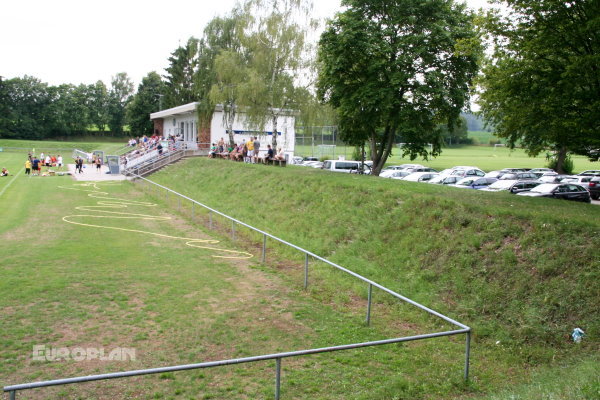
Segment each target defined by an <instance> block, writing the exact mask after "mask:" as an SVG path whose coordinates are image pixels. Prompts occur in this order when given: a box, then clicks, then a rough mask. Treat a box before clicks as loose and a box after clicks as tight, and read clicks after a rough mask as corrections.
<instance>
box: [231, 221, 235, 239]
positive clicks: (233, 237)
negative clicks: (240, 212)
mask: <svg viewBox="0 0 600 400" xmlns="http://www.w3.org/2000/svg"><path fill="white" fill-rule="evenodd" d="M231 240H235V221H234V220H231Z"/></svg>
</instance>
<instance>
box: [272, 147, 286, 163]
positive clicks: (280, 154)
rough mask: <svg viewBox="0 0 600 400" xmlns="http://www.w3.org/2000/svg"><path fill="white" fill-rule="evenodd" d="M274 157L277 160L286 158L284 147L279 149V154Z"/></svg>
mask: <svg viewBox="0 0 600 400" xmlns="http://www.w3.org/2000/svg"><path fill="white" fill-rule="evenodd" d="M273 159H274V160H277V161H283V160H285V156H284V154H283V149H282V148H281V147H280V148H279V149H277V155H276V156H275V157H273Z"/></svg>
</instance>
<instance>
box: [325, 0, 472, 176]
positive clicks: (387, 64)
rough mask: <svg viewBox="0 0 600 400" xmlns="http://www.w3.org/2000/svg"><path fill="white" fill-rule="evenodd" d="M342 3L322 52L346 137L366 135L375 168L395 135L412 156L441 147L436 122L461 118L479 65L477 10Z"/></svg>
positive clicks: (358, 0) (420, 1)
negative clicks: (474, 21) (476, 25)
mask: <svg viewBox="0 0 600 400" xmlns="http://www.w3.org/2000/svg"><path fill="white" fill-rule="evenodd" d="M342 4H343V5H344V6H345V7H346V10H345V11H343V12H341V13H339V14H337V16H336V17H335V18H334V20H333V21H331V22H330V23H329V26H328V28H327V29H326V30H325V32H323V34H322V35H321V39H320V42H319V54H318V60H319V67H320V72H319V81H318V87H319V95H320V97H321V99H322V100H323V101H325V102H327V103H329V104H331V105H332V106H333V107H334V108H335V109H336V111H337V113H338V118H339V128H340V135H341V137H342V139H344V140H345V141H347V142H348V143H349V144H351V145H355V146H361V145H362V144H364V143H365V142H366V141H368V143H369V147H370V152H371V159H372V160H373V172H372V173H374V174H376V175H378V174H379V172H380V171H381V168H382V167H383V165H384V164H385V162H386V160H387V158H388V156H389V155H390V153H391V150H392V146H393V144H394V139H395V138H396V136H398V137H399V138H400V140H401V141H402V142H404V143H406V145H405V146H403V151H404V154H403V155H409V156H410V158H411V159H414V158H416V157H417V156H419V155H420V156H422V157H424V158H427V157H428V156H436V155H438V154H439V153H440V151H441V144H442V136H441V132H440V130H439V129H437V125H438V124H440V123H445V124H447V125H449V126H450V127H452V126H454V124H455V123H456V122H457V120H458V116H459V114H460V111H461V110H462V109H463V108H464V107H465V105H466V104H468V99H469V85H470V84H471V81H472V79H473V78H474V76H475V74H476V72H477V69H478V67H477V63H478V59H479V56H480V54H481V46H480V41H479V38H478V36H477V34H476V32H475V30H474V28H473V24H472V21H473V16H472V15H471V14H470V13H469V12H468V11H467V10H466V7H465V5H464V4H454V2H453V1H452V0H378V1H372V0H345V1H343V2H342ZM430 143H431V144H432V145H433V146H432V151H431V152H430V153H429V152H428V151H427V147H428V145H429V144H430Z"/></svg>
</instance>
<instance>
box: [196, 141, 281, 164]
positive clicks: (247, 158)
mask: <svg viewBox="0 0 600 400" xmlns="http://www.w3.org/2000/svg"><path fill="white" fill-rule="evenodd" d="M259 154H260V142H259V141H258V137H251V138H250V140H248V141H247V142H246V140H245V139H244V140H243V141H242V143H239V144H237V145H236V144H235V143H234V144H233V145H231V144H230V145H229V146H228V147H227V148H226V147H225V140H224V139H223V138H221V139H219V141H218V142H217V143H216V144H215V143H213V144H212V146H211V148H210V151H209V153H208V157H209V158H217V157H220V158H226V159H227V158H228V159H230V160H232V161H244V162H246V163H251V164H257V163H266V162H267V161H269V160H275V161H283V160H285V156H284V152H283V149H282V148H281V147H279V148H278V149H277V153H275V151H274V150H273V148H272V147H271V145H270V144H269V145H267V151H266V152H265V153H264V155H263V156H262V157H261V156H260V155H259Z"/></svg>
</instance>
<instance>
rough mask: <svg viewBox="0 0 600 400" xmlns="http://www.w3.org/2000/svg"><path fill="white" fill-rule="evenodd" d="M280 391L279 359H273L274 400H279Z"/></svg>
mask: <svg viewBox="0 0 600 400" xmlns="http://www.w3.org/2000/svg"><path fill="white" fill-rule="evenodd" d="M280 391H281V358H276V359H275V400H279V395H280Z"/></svg>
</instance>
